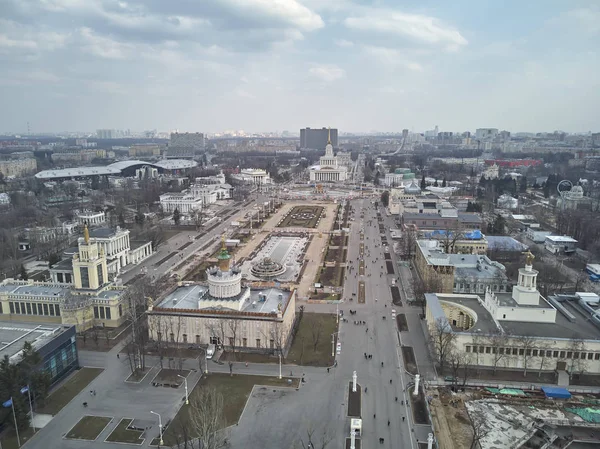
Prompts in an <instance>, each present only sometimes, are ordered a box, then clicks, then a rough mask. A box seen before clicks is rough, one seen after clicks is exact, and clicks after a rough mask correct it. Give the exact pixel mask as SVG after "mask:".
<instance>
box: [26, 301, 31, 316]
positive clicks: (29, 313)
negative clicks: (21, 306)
mask: <svg viewBox="0 0 600 449" xmlns="http://www.w3.org/2000/svg"><path fill="white" fill-rule="evenodd" d="M26 306H27V315H31V303H29V302H28V303H27V304H26Z"/></svg>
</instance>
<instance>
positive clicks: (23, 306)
mask: <svg viewBox="0 0 600 449" xmlns="http://www.w3.org/2000/svg"><path fill="white" fill-rule="evenodd" d="M21 313H22V314H23V315H25V313H26V312H25V303H24V302H22V303H21Z"/></svg>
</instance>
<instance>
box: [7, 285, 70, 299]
mask: <svg viewBox="0 0 600 449" xmlns="http://www.w3.org/2000/svg"><path fill="white" fill-rule="evenodd" d="M68 290H69V288H67V287H60V286H57V285H53V284H50V285H29V284H25V285H23V284H18V283H10V282H9V283H6V284H2V285H0V293H6V294H8V295H22V296H40V297H52V296H61V295H64V294H65V293H66V292H67V291H68Z"/></svg>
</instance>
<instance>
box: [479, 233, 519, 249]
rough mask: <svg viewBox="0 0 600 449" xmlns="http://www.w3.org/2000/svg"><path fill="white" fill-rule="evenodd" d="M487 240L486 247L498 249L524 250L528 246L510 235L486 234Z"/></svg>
mask: <svg viewBox="0 0 600 449" xmlns="http://www.w3.org/2000/svg"><path fill="white" fill-rule="evenodd" d="M486 239H487V241H488V249H489V250H490V251H492V250H500V251H525V250H527V248H529V247H528V246H527V245H525V244H524V243H521V242H519V241H518V240H515V239H514V238H512V237H507V236H500V235H488V236H486Z"/></svg>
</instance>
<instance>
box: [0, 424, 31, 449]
mask: <svg viewBox="0 0 600 449" xmlns="http://www.w3.org/2000/svg"><path fill="white" fill-rule="evenodd" d="M37 430H39V429H37ZM34 435H35V432H34V431H33V429H32V428H31V427H30V428H28V429H27V430H21V431H20V432H19V437H20V438H21V446H23V444H25V442H26V441H29V440H30V439H31V437H32V436H34ZM0 441H1V442H2V449H18V448H19V443H18V442H17V434H16V433H15V431H14V430H12V429H10V430H7V431H5V432H4V433H3V435H2V439H0Z"/></svg>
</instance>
